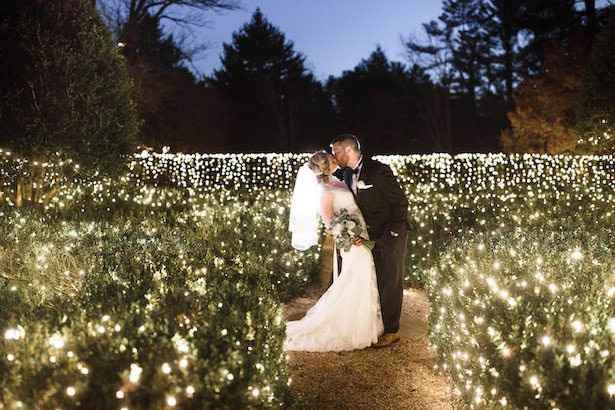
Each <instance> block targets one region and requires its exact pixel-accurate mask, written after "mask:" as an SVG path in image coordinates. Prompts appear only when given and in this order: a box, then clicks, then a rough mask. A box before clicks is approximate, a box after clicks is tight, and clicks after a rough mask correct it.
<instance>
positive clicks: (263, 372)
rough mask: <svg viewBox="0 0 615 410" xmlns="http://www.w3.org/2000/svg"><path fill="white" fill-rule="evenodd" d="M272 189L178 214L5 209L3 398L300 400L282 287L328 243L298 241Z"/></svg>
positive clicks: (195, 403)
mask: <svg viewBox="0 0 615 410" xmlns="http://www.w3.org/2000/svg"><path fill="white" fill-rule="evenodd" d="M267 203H268V204H269V205H270V206H269V208H267V207H266V206H264V202H261V203H260V204H259V207H258V208H249V207H246V206H245V204H243V203H241V202H231V201H229V202H226V203H224V204H222V203H220V202H217V201H216V200H214V199H211V202H209V203H207V202H206V201H205V200H203V201H201V202H200V203H199V204H198V205H197V204H194V209H191V210H179V211H177V212H178V214H177V215H175V216H174V217H173V218H169V216H168V215H169V214H172V213H173V211H172V210H171V211H168V210H164V211H160V210H153V209H152V208H150V209H149V212H144V214H145V215H139V214H138V213H132V214H130V216H127V214H121V213H112V212H109V213H108V214H107V215H104V216H103V218H94V217H93V216H94V215H85V216H84V215H79V214H78V213H77V214H75V215H72V217H69V215H70V214H69V213H68V211H66V210H63V211H61V212H58V213H57V214H55V213H54V212H50V211H48V212H46V213H45V214H43V213H40V212H38V211H35V210H26V211H24V210H21V211H16V210H5V211H3V221H6V223H3V224H0V233H1V239H0V272H2V275H1V276H0V306H2V307H3V309H1V310H0V330H1V331H2V335H3V336H9V337H8V338H7V337H3V338H2V339H0V350H1V351H2V352H3V354H2V355H1V356H0V403H3V404H5V405H9V406H11V405H14V404H15V403H17V402H18V401H20V402H22V403H23V405H25V406H26V407H28V408H46V407H62V408H116V407H117V406H119V405H126V406H127V407H129V408H144V409H145V408H148V409H149V408H163V407H165V405H166V404H168V403H171V402H173V401H175V402H176V403H177V405H178V406H180V407H182V408H204V407H205V408H219V407H229V408H239V407H278V406H280V405H283V404H284V405H288V404H289V397H288V395H287V382H288V376H287V374H286V367H285V354H284V353H283V352H282V341H283V338H284V323H283V321H282V317H281V311H280V298H281V297H282V296H283V295H291V294H292V292H296V291H297V290H298V289H301V288H303V286H304V284H305V283H306V282H307V281H309V280H310V278H311V275H313V274H314V271H315V263H316V262H317V253H316V252H309V253H306V254H299V253H297V252H294V251H290V250H289V249H288V248H289V247H287V245H286V243H285V240H286V239H285V238H283V237H282V236H281V235H280V226H279V224H277V222H278V218H284V217H287V216H285V215H284V213H283V212H282V213H281V212H280V211H279V208H278V207H277V206H275V202H272V201H271V199H269V200H268V202H267ZM143 207H145V208H147V206H143ZM275 215H277V218H276V217H275ZM282 229H284V228H282ZM244 237H245V238H246V239H247V238H249V239H250V240H243V239H242V238H244ZM262 247H265V249H266V251H264V250H263V248H262ZM287 272H288V274H287ZM21 330H23V337H18V340H12V339H11V335H15V334H16V333H15V332H17V335H18V336H21V333H20V332H21ZM7 332H8V333H7ZM11 332H13V333H11ZM131 369H132V375H133V377H135V378H136V377H137V376H136V375H137V373H139V371H140V375H139V381H138V382H131V380H130V375H131ZM167 372H169V373H168V374H167ZM133 381H134V380H133ZM189 386H191V387H189ZM73 389H74V390H73ZM187 389H188V390H187ZM192 389H194V391H192ZM73 393H74V395H72V394H73ZM190 396H191V397H190ZM118 397H120V398H118Z"/></svg>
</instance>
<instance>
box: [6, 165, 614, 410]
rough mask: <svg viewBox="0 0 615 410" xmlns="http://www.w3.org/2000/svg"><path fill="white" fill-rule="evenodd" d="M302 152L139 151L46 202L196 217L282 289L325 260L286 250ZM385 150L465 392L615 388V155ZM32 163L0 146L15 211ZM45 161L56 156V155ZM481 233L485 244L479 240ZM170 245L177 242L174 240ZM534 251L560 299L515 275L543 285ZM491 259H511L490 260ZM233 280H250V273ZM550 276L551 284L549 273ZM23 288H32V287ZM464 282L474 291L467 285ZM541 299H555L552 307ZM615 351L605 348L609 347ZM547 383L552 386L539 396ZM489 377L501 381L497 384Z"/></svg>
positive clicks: (590, 401)
mask: <svg viewBox="0 0 615 410" xmlns="http://www.w3.org/2000/svg"><path fill="white" fill-rule="evenodd" d="M307 158H308V154H297V155H295V154H267V155H255V154H254V155H181V154H175V155H174V154H147V153H146V154H140V155H137V156H135V157H134V158H133V161H132V164H131V172H130V174H129V175H126V176H125V177H123V178H121V179H118V180H109V179H103V180H91V181H83V180H76V179H75V178H76V177H78V172H77V173H76V174H74V176H72V177H71V178H67V179H66V180H65V183H66V186H65V187H64V189H63V190H62V191H61V192H60V193H59V194H58V195H57V197H56V198H54V200H53V201H51V202H50V203H49V204H47V205H46V206H45V209H46V210H47V214H51V215H52V216H53V218H55V220H56V222H57V223H60V221H62V220H69V221H70V220H73V219H74V218H77V219H79V218H90V219H95V218H98V217H100V216H102V217H104V218H111V219H112V220H114V221H115V222H114V223H112V224H110V225H108V226H107V229H113V230H115V229H120V231H121V230H122V229H127V228H125V227H123V226H122V225H121V224H120V226H117V223H118V221H120V220H122V219H121V218H125V220H126V221H128V220H130V221H134V223H137V222H138V221H142V222H138V223H147V224H153V226H158V225H157V224H160V225H163V224H169V225H170V226H176V224H179V225H181V224H186V223H188V224H199V223H200V224H202V225H203V226H205V227H206V229H208V230H210V231H212V233H211V235H214V236H213V237H215V238H216V239H215V240H212V242H211V243H210V244H209V245H208V246H211V248H212V249H213V250H214V252H219V251H220V250H222V249H224V248H225V247H226V246H231V245H230V244H232V246H239V248H237V249H238V251H237V254H242V255H244V256H245V258H246V260H250V261H252V262H251V263H252V264H253V265H252V266H254V265H256V264H258V266H259V267H260V268H261V271H260V275H261V276H260V279H261V280H263V281H266V282H268V283H269V284H270V285H271V287H270V288H269V293H270V296H271V295H273V296H272V297H274V298H276V297H278V296H277V295H279V294H281V293H282V292H285V291H287V290H288V291H290V292H291V293H292V292H293V291H296V290H298V289H300V288H301V287H302V286H303V285H304V284H305V283H306V282H308V281H309V280H310V275H309V273H308V271H310V270H311V271H313V270H314V265H313V264H314V263H316V260H317V259H316V258H317V251H315V252H314V253H313V254H311V256H307V255H303V256H302V255H300V254H297V253H295V252H292V251H290V246H289V244H288V239H289V238H288V232H287V231H286V227H287V219H288V201H289V197H290V189H291V187H292V184H293V178H294V175H295V172H296V170H297V169H298V167H299V166H300V165H301V164H302V163H303V162H305V160H306V159H307ZM377 159H379V160H381V161H383V162H386V163H389V164H390V165H391V167H392V168H393V170H394V172H395V173H396V174H397V176H398V178H399V180H400V182H401V183H402V186H403V188H404V189H405V190H406V193H407V194H408V198H409V201H410V203H409V216H410V222H411V230H410V238H409V239H410V240H409V252H408V258H409V263H408V267H409V271H408V275H407V278H406V279H407V282H408V283H410V284H418V285H421V286H426V287H427V289H428V291H429V293H430V298H431V299H432V303H433V306H434V309H433V310H432V314H431V318H430V325H431V340H432V342H433V344H434V348H436V349H437V351H438V353H439V355H440V359H441V368H445V369H446V370H447V371H449V372H451V374H452V375H453V377H454V380H455V382H456V387H457V389H458V392H459V394H461V395H463V397H464V398H465V399H466V400H467V401H468V403H471V404H472V406H473V407H484V408H493V407H497V406H502V407H511V406H515V407H521V408H523V406H527V407H528V408H551V409H554V408H556V407H557V406H560V407H559V408H561V409H564V408H589V407H587V406H589V405H594V404H595V403H597V402H596V401H595V400H598V399H600V400H602V401H604V400H608V399H610V395H612V394H615V392H613V390H615V387H609V386H612V385H613V384H614V383H615V374H613V361H612V359H611V354H612V353H611V352H610V346H612V345H613V341H614V339H613V334H612V332H611V330H610V329H612V326H613V325H612V323H611V322H612V319H613V318H614V317H615V311H614V310H613V297H614V296H615V293H614V292H613V291H612V290H611V289H612V286H613V285H612V284H613V283H614V279H613V277H612V275H613V272H612V269H611V270H609V266H610V267H612V266H613V253H612V251H611V249H614V248H615V246H614V244H613V242H614V240H615V239H614V238H615V234H614V233H613V230H612V228H611V227H613V226H615V211H613V209H615V208H614V206H613V205H614V202H615V158H614V157H612V156H602V157H597V156H579V157H572V156H555V157H551V156H541V155H510V156H509V155H501V154H497V155H477V154H464V155H458V156H449V155H440V154H434V155H426V156H388V157H378V158H377ZM11 164H12V165H11ZM15 164H17V165H18V166H15ZM36 166H43V165H41V164H39V165H35V164H27V163H23V162H19V161H17V160H15V159H13V158H12V157H11V156H10V155H6V153H5V154H4V161H3V164H2V166H0V176H2V178H3V180H2V181H1V182H0V189H2V192H3V193H4V201H5V202H4V203H5V206H4V208H0V214H1V215H0V216H1V217H4V215H7V212H9V211H10V212H13V210H12V206H11V199H10V198H11V195H12V194H13V192H11V189H12V186H13V185H12V180H11V178H14V176H15V175H18V174H19V173H23V172H27V170H28V169H32V168H33V167H36ZM45 166H47V167H50V168H51V169H57V166H56V165H55V164H47V165H45ZM64 166H69V167H74V166H75V164H68V165H67V164H64ZM19 167H21V168H19ZM7 170H9V171H7ZM72 171H75V169H74V168H72ZM244 208H245V209H246V211H245V213H242V212H243V211H242V209H244ZM7 210H8V211H7ZM212 210H216V211H215V212H214V211H212ZM75 215H80V216H79V217H76V216H75ZM216 215H217V216H216ZM238 215H241V216H239V217H238ZM214 216H215V217H214ZM32 218H34V219H39V218H42V216H36V217H34V216H28V215H26V216H25V220H27V221H30V220H32ZM53 218H52V220H53ZM43 219H45V218H43ZM244 219H245V220H249V221H251V222H252V223H253V225H250V226H251V228H250V229H245V228H243V227H242V226H241V224H242V221H243V220H244ZM101 229H102V228H101ZM161 229H163V230H164V229H166V228H161ZM43 230H44V229H43ZM216 232H218V233H219V235H218V233H216ZM216 235H218V236H216ZM179 237H180V238H181V235H180V236H179ZM24 241H25V237H24ZM534 242H536V243H534ZM480 243H482V244H483V246H484V249H483V251H482V252H483V253H480V254H479V253H476V252H478V249H479V245H480ZM169 246H170V248H171V249H173V246H175V245H169ZM249 247H251V248H249ZM577 248H578V250H579V251H580V254H581V255H583V258H582V259H581V260H579V261H578V263H576V264H575V265H566V264H567V263H568V262H567V259H566V257H567V256H570V255H572V254H573V253H574V251H575V249H577ZM7 249H8V248H7ZM511 250H512V251H513V252H514V254H511V253H510V251H511ZM135 252H136V251H135ZM186 252H187V251H186ZM26 253H27V252H26ZM137 253H138V252H137ZM574 254H575V255H577V254H576V253H574ZM507 255H508V256H507ZM538 256H540V257H542V258H543V265H544V266H545V267H549V269H550V270H549V271H548V272H547V271H546V270H545V275H547V274H548V275H550V276H545V278H547V277H548V278H549V280H550V281H551V282H550V283H555V280H556V279H557V280H558V282H557V283H556V285H557V286H560V285H561V286H562V288H560V289H559V290H558V293H557V296H556V297H555V296H553V297H552V296H549V297H547V296H546V295H547V293H545V292H543V291H541V292H542V293H540V294H539V295H534V294H532V293H531V291H530V290H533V288H532V289H530V288H529V287H528V288H527V289H518V288H516V287H515V286H516V285H515V281H517V280H520V281H524V280H525V281H526V282H527V283H528V284H530V283H531V284H532V286H534V285H533V284H534V283H535V282H536V281H537V280H538V279H537V278H536V277H535V276H532V275H535V273H536V271H535V270H534V269H533V268H534V267H532V266H530V265H531V261H533V260H535V259H536V258H537V257H538ZM126 257H128V255H126ZM575 257H576V256H575ZM496 258H497V261H498V263H499V264H500V267H501V271H498V272H496V271H494V272H491V271H490V270H489V269H492V268H493V266H494V263H495V262H496V261H495V259H496ZM594 261H597V262H599V263H600V264H599V265H596V264H595V263H594ZM457 267H462V268H463V269H464V272H466V273H467V272H470V270H472V272H471V274H472V275H474V276H476V277H474V276H473V281H471V282H470V285H466V282H465V279H464V276H463V274H462V272H460V271H459V270H458V269H457ZM530 267H531V268H532V269H530ZM433 268H436V270H432V269H433ZM470 268H472V269H470ZM479 268H480V269H479ZM575 269H576V270H575ZM36 271H37V270H36V269H30V272H36ZM297 272H299V273H298V274H297ZM430 272H433V274H432V276H430V275H429V274H430ZM487 272H491V276H492V277H493V280H494V281H495V282H493V281H491V280H489V283H496V284H497V285H498V286H499V287H500V290H501V289H503V286H504V285H506V286H507V287H508V288H507V289H508V292H509V295H513V294H514V295H516V296H514V297H517V296H519V297H521V298H522V299H521V300H520V301H519V302H517V306H516V308H515V309H516V310H510V309H508V308H507V307H506V303H504V304H502V303H500V302H497V300H499V299H497V297H498V295H499V297H501V296H502V294H498V295H496V294H495V293H493V291H492V289H491V288H490V287H489V286H492V285H489V283H487V285H485V283H486V282H484V283H483V282H481V280H482V279H481V278H480V275H481V274H483V275H486V274H487ZM468 275H469V273H468ZM562 275H563V276H562ZM513 276H514V277H513ZM485 277H486V276H485ZM233 278H235V276H233ZM236 278H237V280H238V281H240V276H237V277H236ZM27 280H30V279H27ZM468 280H470V279H468ZM485 280H486V279H485ZM545 280H546V279H545ZM58 283H60V284H62V283H64V282H62V281H58ZM521 283H522V282H521ZM545 283H546V282H545ZM583 284H587V286H585V287H582V285H583ZM609 284H611V285H609ZM468 286H469V287H468ZM542 286H543V288H545V287H546V288H545V289H547V290H548V291H549V292H551V289H550V288H549V286H548V284H544V285H542ZM600 286H606V287H603V288H600ZM609 286H611V287H609ZM222 287H223V286H222ZM223 288H224V287H223ZM32 289H34V288H31V290H32ZM225 289H226V288H225ZM227 290H228V293H225V295H226V296H225V297H230V298H231V299H232V298H233V296H230V295H233V293H232V292H231V289H230V288H229V289H227ZM442 292H446V294H443V293H442ZM460 292H465V293H460ZM600 292H602V293H600ZM27 294H28V295H29V296H28V297H30V298H32V297H35V296H36V292H34V293H33V292H29V293H27ZM470 294H471V295H472V297H467V295H470ZM577 294H578V297H577V296H575V295H577ZM464 295H465V296H464ZM605 295H606V296H605ZM444 296H447V297H446V298H445V297H444ZM565 297H570V298H573V300H574V303H573V305H574V306H572V307H571V306H567V305H566V304H565V303H564V302H563V301H565ZM506 301H507V299H506ZM487 302H490V303H491V302H493V303H492V304H491V305H488V304H487ZM476 304H477V305H476ZM24 305H27V304H21V305H20V306H24ZM544 306H548V307H549V309H551V308H552V309H556V310H554V311H549V312H545V311H544ZM478 308H480V309H482V311H483V312H484V314H483V316H481V317H482V319H483V320H484V322H483V323H487V321H491V322H493V323H494V325H493V326H494V329H495V328H496V327H495V326H496V325H497V329H501V330H499V332H500V333H503V332H504V330H505V329H508V330H509V333H510V337H511V338H510V339H509V340H508V339H507V340H508V343H509V344H510V349H511V353H518V354H517V355H516V356H514V355H511V360H508V361H506V360H503V359H502V358H501V357H500V356H501V355H500V356H498V354H500V353H499V351H498V350H497V349H498V348H500V345H495V342H494V341H493V340H491V337H492V336H491V335H490V334H489V333H487V334H486V336H485V332H488V330H485V329H486V328H481V327H480V326H479V325H480V324H476V326H474V325H472V326H469V325H468V323H469V322H468V321H469V320H470V319H469V318H470V317H471V318H472V320H473V319H474V317H476V315H477V312H476V309H478ZM442 309H444V313H443V312H442ZM558 309H559V310H558ZM570 309H575V310H578V312H579V314H578V318H579V321H580V323H581V324H582V326H585V327H586V329H588V331H587V332H586V333H583V335H584V336H582V337H590V336H591V340H593V342H594V343H596V344H598V345H599V346H600V349H594V348H593V347H592V348H591V349H592V352H590V353H591V354H590V353H588V352H585V350H583V352H584V353H582V352H581V351H579V350H578V349H579V347H580V346H581V345H583V346H590V341H589V339H582V337H581V335H574V337H575V338H576V339H574V340H577V342H578V343H577V351H578V354H579V355H580V356H579V358H577V356H576V354H574V355H571V352H569V351H568V350H566V348H568V344H569V341H570V340H572V339H571V338H570V337H572V336H571V334H570V329H569V328H568V327H566V326H568V324H572V322H571V319H570V315H571V314H572V313H573V312H572V310H570ZM452 312H454V313H455V314H457V316H455V314H453V313H452ZM459 313H461V314H463V315H464V316H463V317H464V318H465V322H463V321H462V320H461V319H460V318H459V315H458V314H459ZM12 314H13V315H14V314H15V312H13V313H12ZM524 314H525V316H524ZM471 315H472V316H471ZM530 315H531V317H532V319H531V320H532V321H535V323H539V324H540V325H546V326H548V329H549V330H550V332H551V333H549V337H550V339H543V340H538V339H536V335H538V333H536V332H537V330H536V331H535V332H534V333H528V332H525V333H523V332H522V333H515V332H516V330H515V329H517V330H518V329H519V328H523V327H524V326H525V321H526V320H528V319H527V318H528V317H530ZM592 315H597V316H596V317H594V316H592ZM78 317H79V316H76V318H78ZM75 320H77V319H75ZM478 320H479V322H481V319H478ZM573 321H574V320H573ZM464 326H465V327H464ZM528 326H529V325H528ZM572 326H575V329H576V327H578V326H579V325H578V323H576V322H575V324H574V325H572ZM599 328H602V330H601V331H599V330H596V331H595V332H594V333H591V332H592V331H591V330H590V329H599ZM12 329H16V328H12ZM511 329H512V330H514V331H510V330H511ZM528 329H529V328H528ZM605 329H609V330H608V332H606V330H605ZM534 330H535V329H534ZM596 332H597V333H596ZM605 332H606V333H605ZM609 332H610V333H609ZM274 333H275V332H274ZM490 333H493V332H490ZM539 336H540V337H542V336H544V335H539ZM275 337H277V338H278V339H275V340H277V341H275V342H272V343H273V344H275V343H279V338H281V334H279V333H277V336H275ZM41 340H43V339H41ZM156 340H158V339H156ZM537 340H538V341H537ZM544 340H547V341H557V344H555V343H554V344H553V345H552V348H553V349H552V350H550V353H549V352H546V351H544V350H543V347H544V346H543V347H541V345H540V344H539V343H540V342H543V345H544ZM43 342H44V340H43ZM475 342H476V343H479V344H478V345H476V343H475ZM581 342H582V343H581ZM547 343H548V342H547ZM562 343H564V344H565V345H564V344H562ZM592 346H593V345H592ZM41 348H42V347H41ZM562 348H563V349H564V350H562ZM515 349H517V350H515ZM558 349H559V350H558ZM594 350H595V351H594ZM606 350H608V353H609V354H608V355H605V354H604V353H603V352H604V351H606ZM466 353H467V355H468V356H467V357H468V359H467V361H466V359H465V357H466ZM572 353H574V351H572ZM481 358H482V359H481ZM485 360H488V361H489V362H488V365H487V364H485V363H486V362H485ZM498 360H499V361H498ZM515 360H518V362H515ZM521 360H523V361H524V363H526V364H525V366H526V370H527V369H532V370H533V371H534V373H535V374H533V375H535V376H536V379H534V378H531V380H530V379H529V378H525V376H524V375H520V374H519V366H521V365H522V363H521ZM566 360H568V362H566ZM570 360H572V361H573V362H570ZM579 360H581V363H580V364H578V365H576V364H577V363H578V362H579ZM566 363H568V364H566ZM573 364H574V366H572V365H573ZM457 366H459V367H457ZM483 366H487V367H486V368H483ZM515 366H516V367H515ZM492 368H493V369H495V370H494V371H495V372H497V374H498V376H497V377H496V376H494V373H492V371H491V370H490V369H492ZM470 372H471V373H470ZM584 372H585V373H584ZM531 376H532V375H530V376H529V377H531ZM565 377H571V378H572V380H573V385H574V386H573V387H570V386H567V385H562V384H558V383H559V382H558V381H560V380H567V379H565ZM589 380H593V381H595V383H594V384H592V385H591V386H590V387H588V388H587V389H586V390H585V391H583V390H580V389H576V386H577V385H579V386H580V385H581V384H582V383H585V382H587V383H589ZM528 383H529V384H528ZM537 383H538V384H537ZM538 385H540V388H541V389H542V392H541V394H540V396H539V397H538V398H536V397H535V395H536V394H537V390H536V387H537V386H538ZM468 386H469V387H468ZM478 386H480V389H478ZM165 389H166V387H165ZM493 389H495V394H494V395H491V391H492V390H493ZM244 391H245V390H244ZM515 391H518V392H519V395H518V397H516V396H514V392H515ZM477 394H478V397H477ZM242 397H244V396H242ZM276 397H277V396H276ZM503 399H506V400H503ZM604 402H606V401H604ZM502 403H506V404H505V405H502ZM608 403H609V404H610V403H611V402H608ZM586 404H587V406H585V405H586ZM575 406H577V407H575ZM583 406H585V407H583Z"/></svg>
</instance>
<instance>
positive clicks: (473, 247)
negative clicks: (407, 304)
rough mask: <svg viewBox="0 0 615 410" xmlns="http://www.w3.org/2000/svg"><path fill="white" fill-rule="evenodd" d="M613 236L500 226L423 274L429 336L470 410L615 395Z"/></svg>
mask: <svg viewBox="0 0 615 410" xmlns="http://www.w3.org/2000/svg"><path fill="white" fill-rule="evenodd" d="M612 235H613V232H612V231H609V232H604V231H601V230H600V229H599V228H598V229H595V228H592V227H591V226H585V227H584V229H583V230H572V231H567V232H555V231H550V230H549V229H546V230H543V231H541V230H538V229H527V228H526V229H516V230H510V231H508V232H507V231H500V232H496V233H495V234H493V235H474V236H469V237H466V238H464V239H463V240H461V239H460V240H458V241H455V242H454V244H453V245H452V246H451V247H450V249H449V250H447V251H446V252H445V254H444V255H443V257H442V258H441V259H440V261H439V262H438V264H437V266H435V267H434V268H433V269H432V271H431V274H430V277H429V281H428V285H427V290H428V293H429V299H430V301H431V303H432V306H431V315H430V341H431V343H432V344H433V346H434V348H435V349H436V351H437V353H438V356H439V357H440V360H441V362H442V363H443V364H442V367H441V368H443V369H444V370H446V371H447V372H448V373H450V374H451V376H452V378H453V380H454V382H455V384H456V388H457V392H458V393H459V394H460V395H462V396H463V397H464V398H465V399H466V401H467V402H468V403H471V404H473V406H475V407H477V408H508V407H512V408H530V409H552V408H560V409H598V408H604V409H606V408H613V407H615V400H614V398H613V395H614V393H613V390H614V389H615V385H614V384H615V360H614V359H613V352H612V347H613V342H614V340H615V276H614V275H613V272H612V261H613V259H614V257H615V253H614V252H613V248H612V247H611V246H610V244H611V243H612V240H613V236H612Z"/></svg>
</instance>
